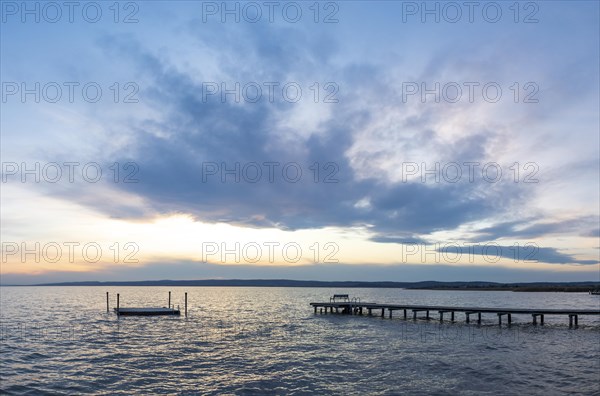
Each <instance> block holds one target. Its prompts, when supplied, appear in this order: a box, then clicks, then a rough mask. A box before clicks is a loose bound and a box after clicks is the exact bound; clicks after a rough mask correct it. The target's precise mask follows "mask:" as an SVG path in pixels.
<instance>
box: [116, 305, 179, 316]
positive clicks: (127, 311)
mask: <svg viewBox="0 0 600 396" xmlns="http://www.w3.org/2000/svg"><path fill="white" fill-rule="evenodd" d="M114 310H115V313H116V314H117V315H123V316H162V315H181V312H180V311H179V310H178V309H174V308H165V307H163V308H114Z"/></svg>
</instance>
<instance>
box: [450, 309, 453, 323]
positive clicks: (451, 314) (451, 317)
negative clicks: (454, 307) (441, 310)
mask: <svg viewBox="0 0 600 396" xmlns="http://www.w3.org/2000/svg"><path fill="white" fill-rule="evenodd" d="M450 320H451V321H452V322H454V311H452V313H450Z"/></svg>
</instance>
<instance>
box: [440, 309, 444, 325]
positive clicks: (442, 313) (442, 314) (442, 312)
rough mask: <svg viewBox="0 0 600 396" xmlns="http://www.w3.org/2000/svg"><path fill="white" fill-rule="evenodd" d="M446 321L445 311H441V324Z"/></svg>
mask: <svg viewBox="0 0 600 396" xmlns="http://www.w3.org/2000/svg"><path fill="white" fill-rule="evenodd" d="M443 321H444V311H440V322H443Z"/></svg>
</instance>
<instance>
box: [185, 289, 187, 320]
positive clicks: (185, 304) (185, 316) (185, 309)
mask: <svg viewBox="0 0 600 396" xmlns="http://www.w3.org/2000/svg"><path fill="white" fill-rule="evenodd" d="M185 317H186V318H187V292H185Z"/></svg>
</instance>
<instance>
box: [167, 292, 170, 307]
mask: <svg viewBox="0 0 600 396" xmlns="http://www.w3.org/2000/svg"><path fill="white" fill-rule="evenodd" d="M167 308H169V309H170V308H171V292H169V305H167Z"/></svg>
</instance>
